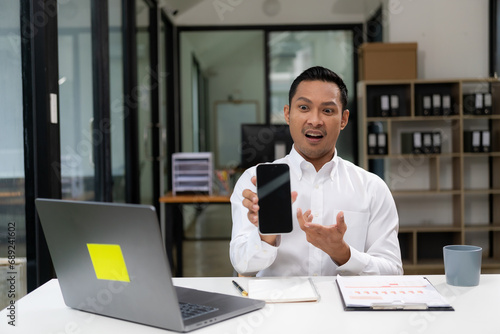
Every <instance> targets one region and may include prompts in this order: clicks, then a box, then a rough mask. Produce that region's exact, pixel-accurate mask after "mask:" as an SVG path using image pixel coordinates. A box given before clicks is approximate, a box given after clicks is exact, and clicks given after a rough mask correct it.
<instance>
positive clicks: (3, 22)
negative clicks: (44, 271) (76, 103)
mask: <svg viewBox="0 0 500 334" xmlns="http://www.w3.org/2000/svg"><path fill="white" fill-rule="evenodd" d="M19 6H20V2H19V1H8V0H0V8H2V10H1V11H0V73H2V75H0V100H1V101H2V106H3V108H0V118H1V119H2V121H1V122H0V161H1V163H0V277H1V278H2V280H1V281H0V291H1V295H0V309H2V308H4V307H7V306H8V304H9V303H10V302H11V301H15V300H17V299H19V298H21V297H22V296H23V295H25V294H26V290H27V277H26V217H25V191H24V180H25V176H24V143H23V94H22V92H23V87H22V69H21V36H20V19H19V12H20V7H19ZM11 265H12V266H13V267H11ZM7 272H9V273H14V274H9V276H15V282H14V285H15V296H12V295H10V296H9V294H7V291H9V290H10V288H11V287H10V285H9V284H10V282H9V281H7V280H5V279H4V278H5V277H8V276H7ZM2 321H7V319H2Z"/></svg>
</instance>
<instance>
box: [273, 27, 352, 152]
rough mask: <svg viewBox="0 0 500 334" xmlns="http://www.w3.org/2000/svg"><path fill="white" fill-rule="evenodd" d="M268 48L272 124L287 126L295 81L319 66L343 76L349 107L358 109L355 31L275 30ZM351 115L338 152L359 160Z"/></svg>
mask: <svg viewBox="0 0 500 334" xmlns="http://www.w3.org/2000/svg"><path fill="white" fill-rule="evenodd" d="M267 47H268V50H269V57H268V59H269V64H268V65H269V74H268V83H269V103H270V120H269V121H270V123H272V124H284V123H286V122H285V118H284V114H283V107H284V106H285V105H286V104H288V90H289V89H290V85H291V83H292V81H293V80H294V79H295V78H296V77H297V76H298V75H299V74H300V73H302V72H303V71H304V70H306V69H308V68H309V67H312V66H317V65H319V66H323V67H326V68H329V69H331V70H332V71H334V72H336V73H337V74H338V75H339V76H340V77H342V79H343V80H344V82H345V84H346V86H347V89H348V91H349V101H348V107H349V108H353V107H354V104H355V101H356V98H355V97H356V95H355V91H354V89H355V75H354V69H355V59H354V57H353V55H354V54H355V52H354V50H355V49H354V32H353V31H352V30H318V31H311V30H308V31H271V32H269V33H268V45H267ZM350 116H352V117H350V122H349V125H348V127H346V129H345V130H344V131H343V132H342V136H341V139H340V140H339V142H338V144H337V150H338V152H339V155H341V156H342V157H343V158H344V159H347V160H350V161H355V160H356V157H357V154H356V151H355V149H354V148H353V145H352V143H353V142H355V139H356V137H355V134H356V132H355V130H356V121H355V117H356V113H355V112H352V113H351V114H350ZM342 138H344V139H342ZM353 140H354V141H353Z"/></svg>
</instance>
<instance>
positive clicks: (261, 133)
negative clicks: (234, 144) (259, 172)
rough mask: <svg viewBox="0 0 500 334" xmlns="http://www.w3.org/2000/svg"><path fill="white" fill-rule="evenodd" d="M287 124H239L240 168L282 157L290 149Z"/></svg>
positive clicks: (290, 140)
mask: <svg viewBox="0 0 500 334" xmlns="http://www.w3.org/2000/svg"><path fill="white" fill-rule="evenodd" d="M292 145H293V141H292V137H291V136H290V129H289V128H288V125H287V124H241V146H240V148H241V164H240V167H241V168H249V167H252V166H255V165H256V164H258V163H261V162H270V161H274V160H276V159H279V158H282V157H284V156H285V155H287V154H288V153H289V152H290V150H291V149H292Z"/></svg>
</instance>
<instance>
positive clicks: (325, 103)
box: [295, 96, 337, 106]
mask: <svg viewBox="0 0 500 334" xmlns="http://www.w3.org/2000/svg"><path fill="white" fill-rule="evenodd" d="M295 101H304V102H307V103H312V101H311V100H309V99H308V98H307V97H303V96H300V97H298V98H297V100H295ZM321 105H322V106H332V105H333V106H337V103H336V102H335V101H325V102H321Z"/></svg>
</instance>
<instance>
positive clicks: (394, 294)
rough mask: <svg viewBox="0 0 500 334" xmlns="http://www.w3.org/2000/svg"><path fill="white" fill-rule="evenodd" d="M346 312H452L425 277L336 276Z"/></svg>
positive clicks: (446, 302)
mask: <svg viewBox="0 0 500 334" xmlns="http://www.w3.org/2000/svg"><path fill="white" fill-rule="evenodd" d="M337 284H338V286H339V289H340V292H341V294H342V298H343V300H344V305H345V307H346V308H357V307H358V308H372V309H375V308H380V309H383V308H387V309H427V308H440V307H443V308H451V305H450V304H449V303H448V301H446V299H445V298H444V297H443V296H442V295H441V294H440V293H439V292H438V291H437V290H436V289H435V288H434V286H433V285H432V284H431V283H430V282H429V281H428V280H427V279H426V278H425V277H422V276H337Z"/></svg>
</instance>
